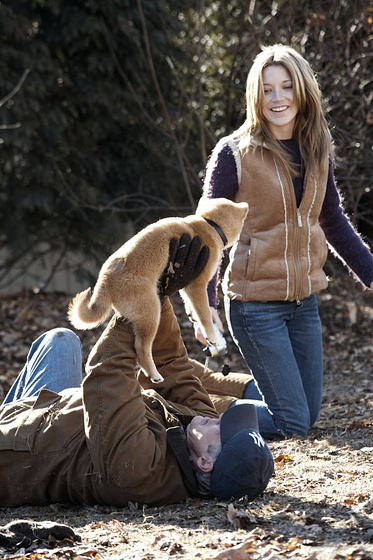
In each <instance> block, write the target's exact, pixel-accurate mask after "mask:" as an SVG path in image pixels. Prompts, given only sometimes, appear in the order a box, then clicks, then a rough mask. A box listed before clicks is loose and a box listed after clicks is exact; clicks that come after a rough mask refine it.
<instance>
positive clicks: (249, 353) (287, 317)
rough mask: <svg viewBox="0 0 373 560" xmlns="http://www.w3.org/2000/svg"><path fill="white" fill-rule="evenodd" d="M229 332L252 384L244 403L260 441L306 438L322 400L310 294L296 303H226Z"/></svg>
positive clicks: (316, 316) (317, 340) (319, 351)
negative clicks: (258, 402) (252, 406)
mask: <svg viewBox="0 0 373 560" xmlns="http://www.w3.org/2000/svg"><path fill="white" fill-rule="evenodd" d="M225 306H226V317H227V322H228V325H229V329H230V332H231V334H232V336H233V339H234V341H235V343H236V344H237V346H238V348H239V350H240V352H241V354H242V356H243V358H244V359H245V361H246V363H247V365H248V366H249V368H250V369H251V371H252V373H253V376H254V378H255V381H254V382H251V383H249V384H248V386H247V387H246V390H245V393H244V398H249V399H264V400H265V402H266V404H267V405H268V408H266V407H261V408H257V413H258V419H259V428H260V432H261V434H262V435H263V437H265V438H268V439H270V438H276V437H279V436H281V435H285V436H291V435H293V434H300V435H305V434H306V433H307V430H308V428H309V427H310V426H311V425H312V424H313V423H314V422H315V421H316V420H317V418H318V415H319V411H320V407H321V399H322V384H323V348H322V331H321V323H320V317H319V312H318V305H317V300H316V296H315V294H313V295H311V296H310V297H308V298H306V299H304V300H302V301H301V302H300V303H298V304H297V302H281V301H274V302H241V301H237V300H229V299H228V298H226V300H225Z"/></svg>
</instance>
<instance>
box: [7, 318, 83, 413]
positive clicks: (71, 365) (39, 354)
mask: <svg viewBox="0 0 373 560" xmlns="http://www.w3.org/2000/svg"><path fill="white" fill-rule="evenodd" d="M81 381H82V349H81V343H80V340H79V338H78V337H77V336H76V334H75V333H73V332H72V331H71V330H69V329H65V328H57V329H52V330H50V331H48V332H46V333H44V334H42V335H41V336H39V338H38V339H37V340H35V341H34V342H33V343H32V345H31V348H30V351H29V353H28V356H27V361H26V364H25V365H24V367H23V369H22V371H21V372H20V373H19V375H18V377H17V379H16V380H15V382H14V384H13V385H12V387H11V388H10V390H9V392H8V394H7V396H6V397H5V400H4V403H3V404H6V403H9V402H12V401H15V400H18V399H22V398H26V397H31V396H36V395H38V394H39V392H40V391H41V389H49V390H51V391H55V392H56V393H59V392H60V391H63V390H64V389H68V388H71V387H79V386H80V384H81Z"/></svg>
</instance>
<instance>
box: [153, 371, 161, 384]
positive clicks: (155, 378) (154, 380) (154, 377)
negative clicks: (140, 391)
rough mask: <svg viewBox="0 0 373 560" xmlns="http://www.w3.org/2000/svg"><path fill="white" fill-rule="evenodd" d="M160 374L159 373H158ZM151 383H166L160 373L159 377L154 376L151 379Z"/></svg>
mask: <svg viewBox="0 0 373 560" xmlns="http://www.w3.org/2000/svg"><path fill="white" fill-rule="evenodd" d="M157 373H158V372H157ZM150 381H151V382H152V383H162V381H164V379H163V377H162V376H161V374H160V373H158V375H157V376H155V375H153V376H151V377H150Z"/></svg>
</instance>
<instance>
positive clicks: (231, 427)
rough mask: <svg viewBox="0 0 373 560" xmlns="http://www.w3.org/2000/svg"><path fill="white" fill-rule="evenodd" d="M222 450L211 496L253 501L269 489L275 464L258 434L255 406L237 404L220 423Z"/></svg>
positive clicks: (213, 476)
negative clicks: (244, 498)
mask: <svg viewBox="0 0 373 560" xmlns="http://www.w3.org/2000/svg"><path fill="white" fill-rule="evenodd" d="M220 439H221V445H222V449H221V452H220V453H219V455H218V457H217V459H216V461H215V464H214V468H213V470H212V471H211V478H210V488H211V493H212V494H213V496H215V497H216V498H219V499H221V500H229V499H231V498H242V497H243V496H247V498H248V499H249V500H254V498H256V497H257V496H259V495H260V494H261V493H262V492H263V491H264V490H265V488H266V487H267V485H268V482H269V480H270V478H271V476H272V475H273V472H274V461H273V457H272V453H271V452H270V450H269V448H268V446H267V444H266V442H265V441H264V439H263V438H262V436H261V435H260V433H259V425H258V417H257V414H256V409H255V406H254V405H253V404H248V403H247V402H246V401H239V402H237V403H234V406H231V407H230V408H228V409H227V410H226V411H225V412H224V414H223V415H222V417H221V420H220Z"/></svg>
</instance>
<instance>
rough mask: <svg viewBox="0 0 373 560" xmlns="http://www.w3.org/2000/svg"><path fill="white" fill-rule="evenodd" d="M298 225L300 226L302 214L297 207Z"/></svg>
mask: <svg viewBox="0 0 373 560" xmlns="http://www.w3.org/2000/svg"><path fill="white" fill-rule="evenodd" d="M297 217H298V226H299V227H302V225H303V224H302V216H301V215H300V212H299V208H297Z"/></svg>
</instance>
